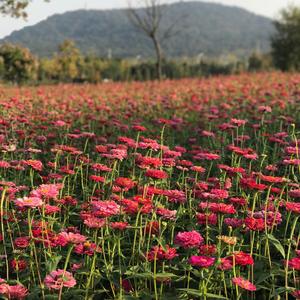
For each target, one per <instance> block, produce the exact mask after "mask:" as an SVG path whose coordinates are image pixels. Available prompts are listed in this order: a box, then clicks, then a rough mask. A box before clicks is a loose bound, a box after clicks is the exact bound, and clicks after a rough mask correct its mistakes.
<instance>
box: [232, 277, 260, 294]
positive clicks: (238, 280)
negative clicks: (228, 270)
mask: <svg viewBox="0 0 300 300" xmlns="http://www.w3.org/2000/svg"><path fill="white" fill-rule="evenodd" d="M232 282H233V283H234V284H236V285H238V286H239V287H241V288H242V289H245V290H247V291H251V292H252V291H256V286H255V285H254V284H253V283H251V282H250V281H249V280H247V279H245V278H243V277H234V278H232Z"/></svg>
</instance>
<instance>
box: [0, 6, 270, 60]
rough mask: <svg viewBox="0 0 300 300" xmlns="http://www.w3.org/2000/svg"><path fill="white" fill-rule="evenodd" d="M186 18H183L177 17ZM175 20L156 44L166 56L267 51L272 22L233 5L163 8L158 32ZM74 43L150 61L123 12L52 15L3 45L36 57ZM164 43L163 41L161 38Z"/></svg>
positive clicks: (144, 42) (148, 48)
mask: <svg viewBox="0 0 300 300" xmlns="http://www.w3.org/2000/svg"><path fill="white" fill-rule="evenodd" d="M182 16H186V18H184V20H181V19H180V18H181V17H182ZM178 19H180V21H179V22H178V25H177V26H175V28H174V31H175V32H177V34H175V35H173V36H171V37H170V38H169V39H168V40H167V41H165V42H163V43H162V48H163V49H164V54H165V55H166V57H172V58H177V57H182V56H187V57H192V56H197V55H199V53H204V54H205V55H206V56H210V57H214V56H219V55H220V54H223V53H235V54H237V55H239V56H243V55H245V56H248V55H250V54H251V53H252V52H253V50H254V48H256V46H257V43H258V44H259V46H260V48H261V50H262V52H266V51H269V50H270V44H269V38H270V36H271V35H272V34H273V31H274V28H273V25H272V21H271V20H270V19H268V18H265V17H261V16H257V15H255V14H252V13H250V12H247V11H245V10H243V9H240V8H237V7H227V6H223V5H220V4H213V3H202V2H186V3H175V4H171V5H168V6H167V7H166V8H165V9H164V16H163V19H162V24H161V32H164V31H165V28H169V27H170V26H171V25H172V24H173V23H174V21H176V20H178ZM66 39H71V40H73V41H75V43H76V46H77V47H78V48H79V49H80V51H81V52H82V53H84V54H88V53H91V52H92V53H94V54H95V55H97V56H100V57H107V56H108V54H109V53H110V52H111V54H112V57H115V58H129V57H130V58H132V57H136V56H138V55H139V56H140V57H141V58H142V59H146V58H150V57H154V54H155V52H154V48H153V46H152V44H151V40H150V39H148V38H147V37H146V36H144V34H143V33H142V32H141V31H140V30H139V29H137V28H136V27H134V26H133V25H132V24H131V23H130V20H129V19H128V14H127V13H126V10H125V9H123V10H122V9H116V10H104V11H99V10H88V11H86V10H78V11H73V12H67V13H64V14H60V15H54V16H52V17H50V18H48V19H47V20H45V21H42V22H40V23H39V24H37V25H35V26H30V27H27V28H24V29H22V30H20V31H17V32H14V33H13V34H11V35H10V36H9V37H7V38H5V39H4V41H7V42H12V43H18V44H22V45H25V46H26V47H28V48H30V50H31V51H32V52H33V53H34V54H37V55H39V56H48V57H50V56H52V55H53V53H54V52H55V51H56V49H57V46H58V45H59V44H61V43H62V42H63V41H64V40H66ZM162 41H164V39H162Z"/></svg>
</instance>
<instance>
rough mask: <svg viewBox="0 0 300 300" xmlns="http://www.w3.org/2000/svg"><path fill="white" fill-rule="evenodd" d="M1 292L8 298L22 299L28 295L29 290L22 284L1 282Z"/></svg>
mask: <svg viewBox="0 0 300 300" xmlns="http://www.w3.org/2000/svg"><path fill="white" fill-rule="evenodd" d="M0 294H3V295H5V296H6V297H7V298H8V299H18V300H22V299H24V298H25V297H26V296H27V295H28V290H27V289H26V288H25V287H24V286H23V285H21V284H16V285H8V284H6V283H1V284H0Z"/></svg>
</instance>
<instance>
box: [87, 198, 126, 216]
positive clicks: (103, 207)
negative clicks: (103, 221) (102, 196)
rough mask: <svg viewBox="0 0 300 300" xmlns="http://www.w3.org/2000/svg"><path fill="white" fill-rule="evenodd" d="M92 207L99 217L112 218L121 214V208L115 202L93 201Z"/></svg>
mask: <svg viewBox="0 0 300 300" xmlns="http://www.w3.org/2000/svg"><path fill="white" fill-rule="evenodd" d="M92 206H93V211H94V214H95V215H96V216H98V217H110V216H113V215H117V214H119V213H120V206H119V205H118V204H117V203H116V202H114V201H92Z"/></svg>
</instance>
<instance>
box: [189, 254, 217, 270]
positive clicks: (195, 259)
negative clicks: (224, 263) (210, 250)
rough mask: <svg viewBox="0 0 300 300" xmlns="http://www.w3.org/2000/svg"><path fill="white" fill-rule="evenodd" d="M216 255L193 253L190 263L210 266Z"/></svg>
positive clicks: (202, 266) (204, 266)
mask: <svg viewBox="0 0 300 300" xmlns="http://www.w3.org/2000/svg"><path fill="white" fill-rule="evenodd" d="M215 260H216V259H215V258H214V257H208V256H197V255H193V256H191V257H190V258H189V263H190V264H191V265H192V266H195V267H201V268H208V267H210V266H212V265H213V264H214V262H215Z"/></svg>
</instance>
